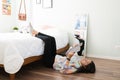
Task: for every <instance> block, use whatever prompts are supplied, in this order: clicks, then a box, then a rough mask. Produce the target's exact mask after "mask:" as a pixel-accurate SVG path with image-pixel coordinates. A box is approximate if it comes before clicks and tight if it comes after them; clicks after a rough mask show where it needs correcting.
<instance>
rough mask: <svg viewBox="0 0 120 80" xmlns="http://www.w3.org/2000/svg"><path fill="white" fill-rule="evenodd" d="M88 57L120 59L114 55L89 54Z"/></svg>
mask: <svg viewBox="0 0 120 80" xmlns="http://www.w3.org/2000/svg"><path fill="white" fill-rule="evenodd" d="M87 57H94V58H102V59H112V60H120V57H117V56H116V57H112V56H100V55H99V56H98V55H90V54H87Z"/></svg>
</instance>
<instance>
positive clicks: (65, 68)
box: [53, 51, 96, 74]
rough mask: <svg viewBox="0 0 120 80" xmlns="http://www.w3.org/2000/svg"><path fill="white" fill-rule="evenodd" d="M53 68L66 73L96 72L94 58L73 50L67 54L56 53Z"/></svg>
mask: <svg viewBox="0 0 120 80" xmlns="http://www.w3.org/2000/svg"><path fill="white" fill-rule="evenodd" d="M53 68H54V69H55V70H58V71H60V72H61V73H64V74H72V73H95V71H96V68H95V64H94V62H93V61H92V60H90V59H87V58H85V57H84V56H80V55H78V53H77V52H73V51H71V52H69V53H67V54H66V56H61V55H56V56H55V61H54V64H53Z"/></svg>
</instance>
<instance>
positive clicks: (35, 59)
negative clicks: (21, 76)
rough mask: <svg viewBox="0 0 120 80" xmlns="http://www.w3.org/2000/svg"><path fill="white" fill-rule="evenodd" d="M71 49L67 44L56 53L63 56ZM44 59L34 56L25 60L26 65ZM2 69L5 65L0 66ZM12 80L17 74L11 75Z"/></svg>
mask: <svg viewBox="0 0 120 80" xmlns="http://www.w3.org/2000/svg"><path fill="white" fill-rule="evenodd" d="M68 48H69V44H67V45H66V46H65V47H64V48H61V49H58V50H57V51H56V52H57V54H61V53H62V52H65V51H66V50H68ZM40 59H42V55H41V56H33V57H29V58H26V59H24V63H23V66H24V65H27V64H30V63H32V62H35V61H38V60H40ZM0 67H2V68H4V66H3V64H0ZM9 77H10V80H15V74H9Z"/></svg>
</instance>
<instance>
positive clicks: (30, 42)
mask: <svg viewBox="0 0 120 80" xmlns="http://www.w3.org/2000/svg"><path fill="white" fill-rule="evenodd" d="M41 32H42V33H45V34H48V35H51V36H53V37H55V40H56V47H57V50H59V49H61V48H64V47H65V46H66V45H67V44H68V35H67V33H66V32H62V33H61V32H60V31H59V30H53V29H51V30H45V31H41ZM51 32H52V33H51ZM43 51H44V42H43V41H42V40H41V39H39V38H37V37H33V36H31V35H30V34H25V33H17V32H15V33H0V64H2V65H3V66H4V69H5V71H6V72H7V73H9V74H15V73H16V72H18V71H19V69H20V68H21V67H22V65H23V63H24V59H26V58H29V57H32V56H40V55H42V54H44V53H43Z"/></svg>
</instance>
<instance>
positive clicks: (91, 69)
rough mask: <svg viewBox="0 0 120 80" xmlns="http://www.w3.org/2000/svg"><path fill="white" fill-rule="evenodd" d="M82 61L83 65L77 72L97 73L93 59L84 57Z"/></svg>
mask: <svg viewBox="0 0 120 80" xmlns="http://www.w3.org/2000/svg"><path fill="white" fill-rule="evenodd" d="M80 63H81V65H82V66H81V67H80V68H79V69H78V70H77V72H83V73H95V71H96V68H95V64H94V62H93V61H91V60H90V59H86V58H84V59H82V60H81V61H80Z"/></svg>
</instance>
